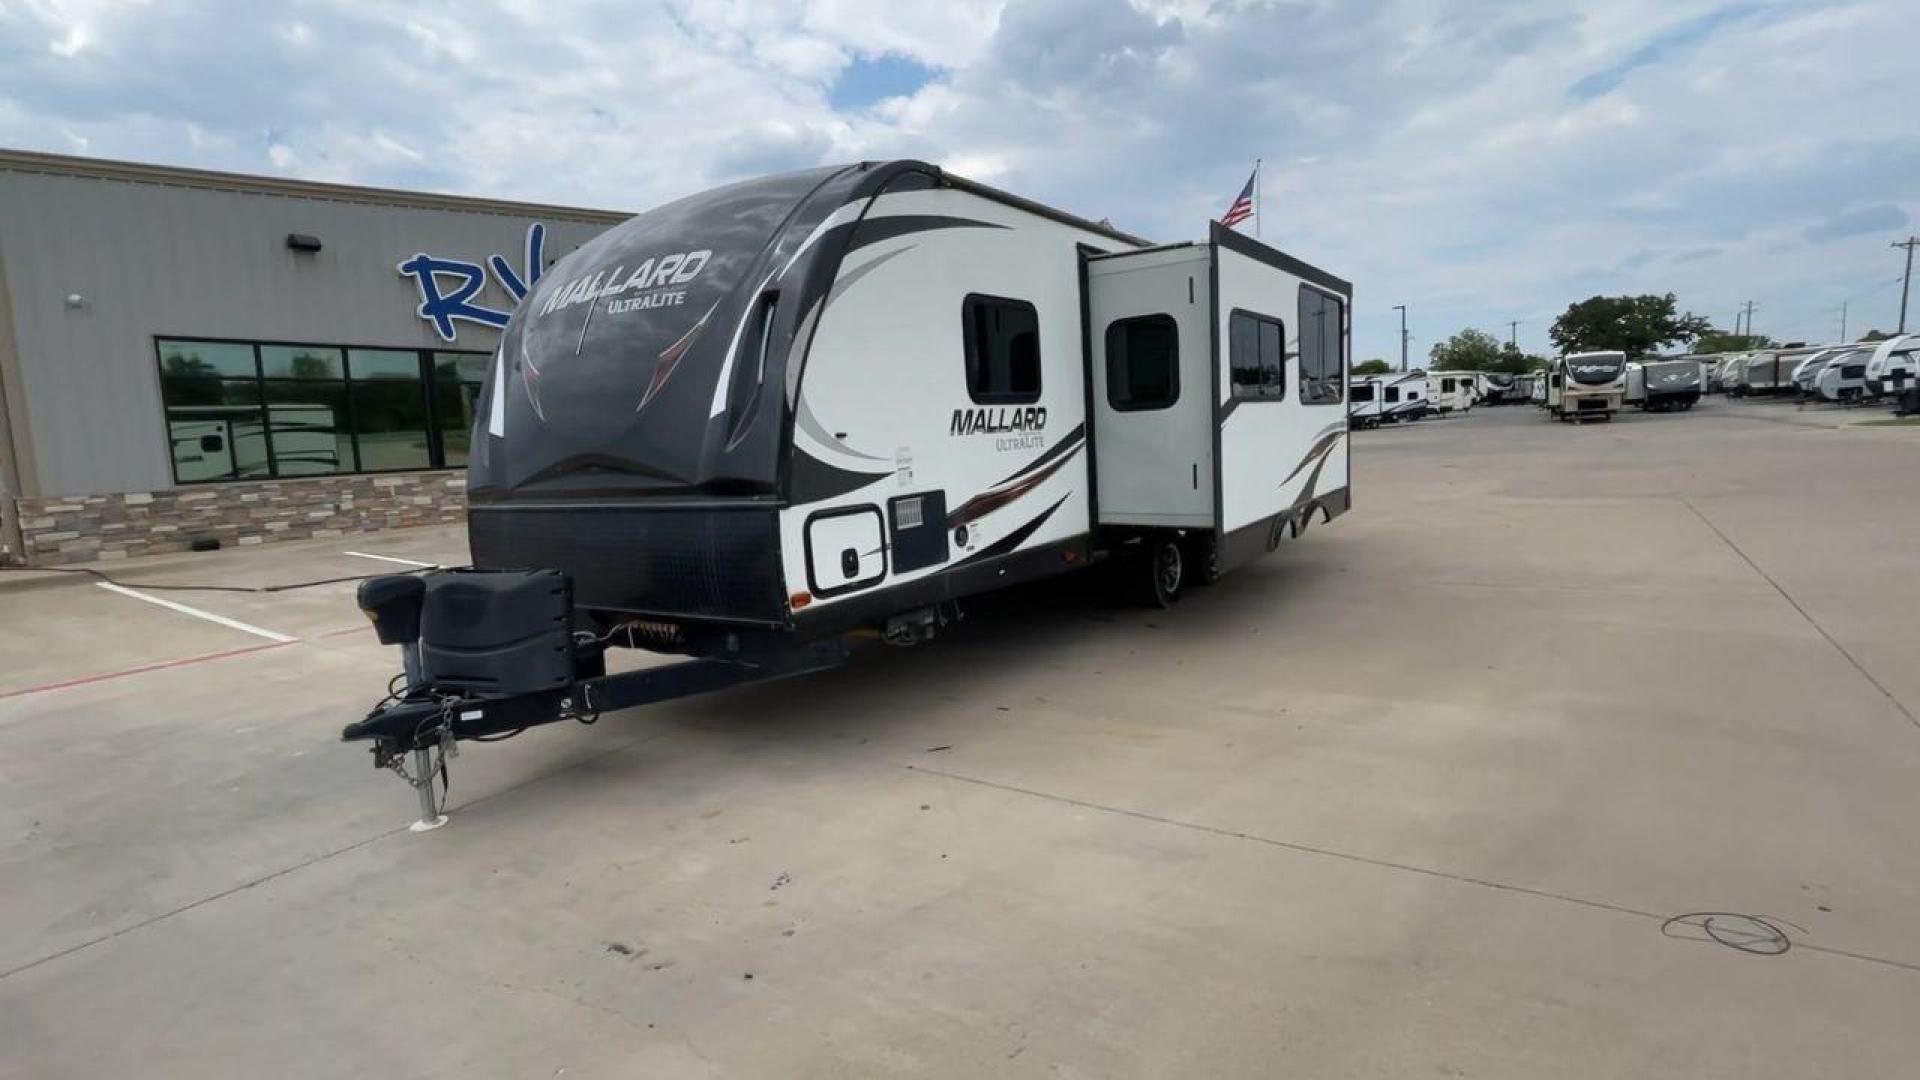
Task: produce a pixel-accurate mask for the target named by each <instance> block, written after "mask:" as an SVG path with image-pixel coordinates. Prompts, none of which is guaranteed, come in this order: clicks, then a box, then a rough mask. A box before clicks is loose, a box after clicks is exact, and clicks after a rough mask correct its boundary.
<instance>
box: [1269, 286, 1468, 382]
mask: <svg viewBox="0 0 1920 1080" xmlns="http://www.w3.org/2000/svg"><path fill="white" fill-rule="evenodd" d="M1346 318H1347V306H1346V302H1345V301H1343V300H1341V299H1340V298H1339V297H1337V296H1330V295H1328V294H1327V293H1323V292H1321V291H1320V290H1319V289H1315V288H1311V287H1309V286H1306V285H1302V286H1300V400H1301V401H1302V402H1304V403H1305V404H1308V405H1332V404H1335V403H1336V402H1338V401H1339V400H1340V391H1341V388H1342V387H1344V386H1346V384H1347V373H1346V348H1345V345H1346V339H1347V334H1346V329H1347V328H1346ZM1448 381H1449V382H1451V380H1448ZM1452 388H1453V387H1452V386H1451V385H1447V386H1444V387H1443V389H1448V390H1451V389H1452Z"/></svg>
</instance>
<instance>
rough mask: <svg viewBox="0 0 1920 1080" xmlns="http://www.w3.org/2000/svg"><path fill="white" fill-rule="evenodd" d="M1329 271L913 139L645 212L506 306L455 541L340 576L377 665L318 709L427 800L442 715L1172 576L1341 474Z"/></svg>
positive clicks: (580, 697) (519, 718) (709, 682)
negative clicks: (633, 660) (1161, 236)
mask: <svg viewBox="0 0 1920 1080" xmlns="http://www.w3.org/2000/svg"><path fill="white" fill-rule="evenodd" d="M1351 296H1352V286H1351V285H1349V284H1348V283H1347V282H1346V281H1343V280H1341V279H1340V278H1338V277H1335V276H1334V275H1332V274H1329V273H1327V272H1325V271H1323V270H1320V269H1318V268H1316V267H1314V266H1311V265H1308V264H1307V263H1305V262H1302V261H1300V260H1299V259H1296V258H1294V257H1292V256H1289V255H1287V254H1284V253H1282V252H1280V251H1277V250H1275V249H1273V248H1270V247H1267V246H1266V245H1264V244H1261V243H1259V242H1258V241H1255V240H1253V239H1251V238H1249V237H1246V236H1243V235H1241V234H1240V233H1237V232H1233V231H1231V230H1229V229H1225V228H1222V227H1220V226H1219V225H1218V224H1215V225H1213V226H1212V227H1211V230H1210V234H1209V236H1208V238H1207V240H1206V241H1205V242H1202V243H1187V244H1173V245H1162V246H1152V245H1149V244H1148V243H1147V242H1145V241H1142V240H1140V239H1138V238H1136V237H1133V236H1129V235H1127V234H1126V233H1123V232H1119V231H1117V230H1115V229H1113V228H1111V227H1110V226H1107V225H1103V224H1098V223H1095V222H1091V221H1087V220H1084V219H1081V218H1077V217H1074V216H1072V215H1070V214H1066V213H1063V212H1061V211H1058V210H1054V209H1051V208H1049V207H1045V206H1042V205H1040V204H1038V203H1034V202H1031V201H1029V200H1026V199H1022V198H1019V197H1017V196H1013V195H1009V194H1006V193H1004V192H1000V191H996V190H994V189H992V188H989V187H986V186H984V185H981V184H977V183H973V182H971V181H967V180H964V179H962V178H960V177H957V176H953V175H951V174H949V173H946V172H944V171H942V170H941V169H939V168H937V167H935V166H932V165H927V164H924V163H921V162H914V161H895V162H887V163H878V164H874V163H867V164H861V165H852V166H842V167H832V168H823V169H815V170H811V171H807V172H800V173H789V174H785V175H781V176H773V177H767V178H764V179H759V180H750V181H746V182H743V183H738V184H733V185H730V186H728V187H724V188H719V189H715V190H713V191H708V192H704V193H702V194H698V195H693V196H689V197H687V198H684V199H681V200H679V201H677V202H673V203H669V204H667V205H665V206H662V207H660V208H657V209H655V210H652V211H648V212H646V213H642V214H640V215H638V216H636V217H634V218H632V219H630V220H628V221H627V222H625V223H623V224H621V225H618V226H615V227H614V228H613V229H611V230H609V231H608V232H606V233H604V234H602V235H601V236H599V237H597V238H596V239H594V240H591V241H589V242H588V243H586V244H585V245H583V246H581V247H580V248H579V249H577V250H575V251H574V252H573V253H571V254H569V255H567V256H566V257H565V258H563V259H562V260H560V262H559V263H557V264H556V265H555V266H554V267H553V268H552V269H551V270H549V271H547V273H546V274H545V276H543V277H542V278H541V280H540V283H539V285H538V286H537V287H536V288H535V289H534V290H533V291H532V293H531V294H530V295H529V296H528V297H527V298H526V299H525V301H523V302H522V304H521V305H520V307H519V309H518V311H516V313H515V314H514V316H513V320H512V322H511V323H510V324H509V325H508V327H507V329H506V331H505V332H504V335H503V340H502V345H501V348H500V350H499V352H498V353H497V354H496V356H495V357H494V362H493V365H492V372H491V374H490V375H489V377H488V379H487V383H486V387H485V389H484V391H483V395H482V399H481V401H480V402H479V407H478V413H479V416H480V419H479V421H478V423H477V424H476V428H475V431H474V434H473V447H472V456H471V460H470V464H469V470H468V487H469V497H470V506H471V509H470V512H469V516H468V538H469V545H470V548H471V550H472V553H473V559H474V563H475V566H474V567H473V568H469V569H464V570H459V571H451V572H441V573H434V574H430V575H428V576H427V577H426V578H425V580H424V581H422V580H421V579H417V578H403V579H392V578H387V579H376V581H374V582H369V583H368V587H367V588H366V589H365V590H363V595H362V607H363V608H364V609H365V610H367V612H368V614H369V615H370V616H371V617H372V618H373V619H374V622H375V625H376V628H378V629H379V631H380V637H381V640H383V641H386V642H388V643H392V644H398V645H400V646H401V647H402V650H403V656H404V657H405V658H406V664H405V667H406V671H407V675H408V677H407V679H406V688H405V689H404V690H402V691H401V692H400V693H399V694H398V696H397V697H393V698H390V699H388V700H387V701H385V702H383V703H382V704H381V705H379V706H377V707H376V708H375V710H374V711H373V712H372V713H371V714H370V715H369V716H368V717H367V718H366V719H364V720H362V721H359V722H356V723H354V724H352V725H349V726H348V727H347V728H346V730H345V731H344V732H343V737H344V738H346V739H348V740H359V741H368V742H371V743H372V744H373V749H374V758H375V762H376V764H380V765H383V766H389V767H393V766H398V767H400V768H401V769H404V767H405V764H406V760H407V758H408V756H409V755H411V756H412V760H413V763H414V769H413V782H414V785H415V787H416V788H417V789H419V790H420V791H421V793H422V804H423V811H424V813H423V821H426V822H429V823H431V822H432V821H434V820H435V819H437V805H436V803H435V799H434V795H433V790H434V788H433V782H432V779H431V776H432V773H433V771H434V768H435V763H434V762H433V761H432V759H431V755H432V753H433V751H434V750H435V749H436V748H438V749H439V750H440V754H441V757H440V761H439V763H438V765H439V767H441V768H444V764H445V755H446V752H447V749H448V748H450V747H451V746H452V745H453V744H454V743H455V742H456V741H457V740H461V739H472V738H488V737H494V736H502V735H505V734H507V733H512V732H517V731H519V730H522V729H524V728H527V727H530V726H533V725H537V724H546V723H551V722H555V721H559V720H566V719H577V720H582V721H591V720H592V719H593V718H594V717H595V716H597V715H598V714H599V713H600V712H602V711H607V710H613V709H618V708H626V707H631V706H634V705H639V704H645V703H647V702H651V701H659V700H664V699H666V698H671V697H677V696H681V695H684V694H688V693H695V692H700V691H704V690H710V689H716V688H719V687H722V686H728V685H733V684H737V683H743V682H750V681H755V680H761V679H769V678H777V677H782V676H786V675H791V674H796V673H800V672H806V671H813V670H819V669H821V668H823V667H829V666H832V665H834V664H836V663H838V662H839V661H840V660H841V658H842V657H843V656H844V653H845V649H846V647H847V646H846V641H847V638H848V635H850V634H855V633H872V634H876V635H878V636H879V637H882V638H884V639H885V640H887V641H890V642H894V643H897V644H912V643H914V642H918V641H923V640H926V639H928V638H931V637H932V636H933V635H934V633H935V631H936V630H938V629H939V628H940V627H942V626H944V625H946V624H947V623H948V622H949V621H950V620H951V619H952V618H953V617H954V615H955V613H956V602H957V601H959V600H960V599H962V598H964V597H967V596H971V595H973V594H976V593H980V592H983V591H987V590H990V589H997V588H1002V587H1005V586H1009V585H1015V584H1019V583H1022V582H1028V581H1033V580H1036V579H1040V578H1046V577H1052V576H1054V575H1058V574H1062V573H1066V572H1069V571H1073V570H1077V569H1079V568H1081V567H1084V566H1087V565H1089V564H1091V563H1095V562H1098V561H1102V560H1106V559H1114V560H1116V565H1117V566H1118V567H1119V568H1121V569H1124V570H1125V571H1126V572H1127V573H1129V574H1132V575H1134V576H1135V578H1136V580H1137V584H1138V586H1139V587H1140V591H1141V592H1142V593H1143V594H1144V595H1146V596H1149V597H1151V598H1152V599H1153V600H1155V601H1157V602H1160V603H1167V602H1170V601H1172V600H1173V599H1175V598H1176V597H1178V596H1179V594H1180V592H1181V590H1182V588H1183V587H1184V586H1185V585H1186V584H1188V583H1189V582H1191V581H1194V580H1211V579H1213V578H1214V577H1216V576H1218V575H1219V574H1221V573H1223V572H1226V571H1228V570H1231V569H1232V568H1234V567H1236V566H1238V565H1240V564H1242V563H1245V562H1248V561H1250V560H1252V559H1255V558H1257V557H1259V556H1260V555H1262V554H1263V553H1266V552H1269V551H1272V550H1274V549H1275V548H1276V547H1277V546H1278V545H1279V544H1280V543H1281V541H1282V540H1284V539H1287V538H1289V537H1295V536H1298V535H1299V534H1301V533H1302V532H1304V531H1305V530H1306V529H1307V527H1308V526H1309V525H1310V524H1311V523H1313V522H1314V521H1315V520H1324V521H1331V520H1332V519H1333V518H1334V517H1336V516H1338V515H1340V514H1342V513H1344V512H1345V511H1346V510H1347V508H1348V505H1349V494H1348V492H1349V484H1350V474H1349V457H1348V435H1347V429H1348V420H1347V412H1346V409H1347V404H1346V396H1347V395H1346V386H1347V381H1346V361H1347V352H1348V348H1347V343H1348V334H1349V318H1348V312H1349V310H1350V303H1351ZM1422 381H1424V380H1422ZM1422 396H1423V397H1424V394H1423V395H1422ZM1423 404H1424V403H1423ZM613 647H633V648H640V649H646V650H650V651H653V652H659V653H669V654H676V655H680V656H684V657H687V659H684V660H682V661H680V662H678V663H675V664H670V665H666V666H656V667H648V668H643V669H640V670H637V671H627V672H621V673H619V674H614V675H608V674H606V664H605V653H606V651H607V650H608V649H609V648H613ZM422 781H424V785H423V783H422Z"/></svg>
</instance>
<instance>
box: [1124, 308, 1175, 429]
mask: <svg viewBox="0 0 1920 1080" xmlns="http://www.w3.org/2000/svg"><path fill="white" fill-rule="evenodd" d="M1179 399H1180V326H1179V324H1178V323H1176V322H1174V321H1173V316H1171V315H1141V316H1137V317H1135V318H1131V319H1115V320H1114V321H1113V322H1110V323H1108V324H1107V404H1108V405H1111V406H1112V407H1113V408H1114V410H1115V411H1117V412H1139V411H1145V410H1148V409H1164V408H1166V407H1167V406H1169V405H1172V404H1173V403H1174V402H1175V401H1178V400H1179Z"/></svg>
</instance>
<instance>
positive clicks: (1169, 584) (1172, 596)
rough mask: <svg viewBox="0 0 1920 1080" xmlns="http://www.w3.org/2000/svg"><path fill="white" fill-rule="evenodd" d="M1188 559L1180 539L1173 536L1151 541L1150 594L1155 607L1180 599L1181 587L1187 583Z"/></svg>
mask: <svg viewBox="0 0 1920 1080" xmlns="http://www.w3.org/2000/svg"><path fill="white" fill-rule="evenodd" d="M1186 577H1187V560H1186V556H1185V555H1184V554H1183V553H1182V552H1181V550H1180V541H1178V540H1176V539H1174V538H1173V537H1171V536H1167V537H1161V538H1159V539H1156V540H1153V541H1150V543H1149V551H1148V556H1147V580H1148V584H1149V586H1150V588H1151V592H1150V593H1149V595H1150V596H1151V597H1152V598H1153V603H1154V606H1155V607H1163V608H1164V607H1172V606H1173V605H1174V604H1175V603H1176V602H1177V601H1178V600H1179V599H1180V587H1181V586H1182V585H1185V584H1186Z"/></svg>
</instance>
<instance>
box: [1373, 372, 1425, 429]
mask: <svg viewBox="0 0 1920 1080" xmlns="http://www.w3.org/2000/svg"><path fill="white" fill-rule="evenodd" d="M1380 378H1381V387H1380V418H1381V419H1382V420H1384V421H1386V422H1387V423H1389V424H1400V423H1411V422H1412V421H1415V420H1423V419H1425V418H1427V417H1428V416H1431V415H1432V414H1433V393H1432V387H1431V384H1430V383H1429V382H1428V380H1427V373H1426V372H1424V371H1402V372H1395V373H1393V374H1390V375H1383V376H1381V377H1380Z"/></svg>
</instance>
